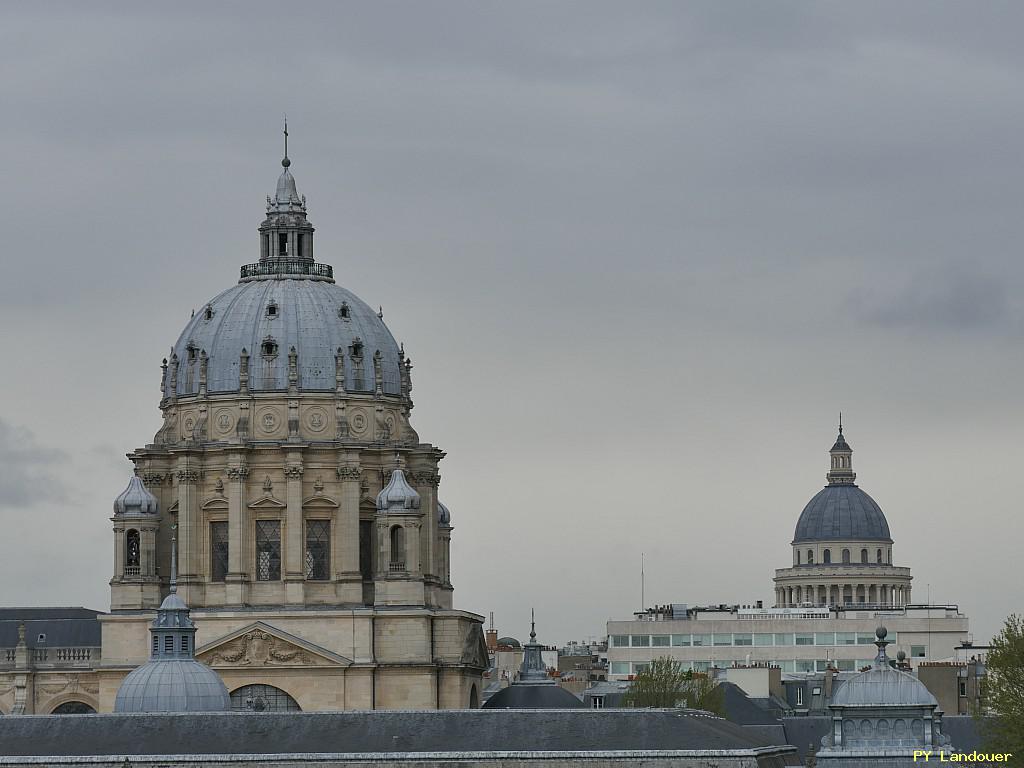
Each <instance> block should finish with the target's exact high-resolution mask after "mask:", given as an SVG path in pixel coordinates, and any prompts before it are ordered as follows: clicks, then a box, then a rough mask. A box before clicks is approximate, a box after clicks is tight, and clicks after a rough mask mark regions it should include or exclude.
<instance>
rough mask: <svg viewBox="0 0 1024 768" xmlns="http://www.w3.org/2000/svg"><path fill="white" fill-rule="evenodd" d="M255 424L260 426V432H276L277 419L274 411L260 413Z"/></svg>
mask: <svg viewBox="0 0 1024 768" xmlns="http://www.w3.org/2000/svg"><path fill="white" fill-rule="evenodd" d="M257 422H258V423H259V425H260V430H262V431H263V432H268V433H269V432H276V431H277V425H278V422H279V419H278V416H277V414H276V413H275V412H274V411H262V412H261V413H260V415H259V416H258V418H257Z"/></svg>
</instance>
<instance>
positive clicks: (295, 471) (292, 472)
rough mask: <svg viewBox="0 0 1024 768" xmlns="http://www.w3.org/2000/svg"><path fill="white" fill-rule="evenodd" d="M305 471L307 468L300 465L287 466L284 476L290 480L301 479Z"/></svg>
mask: <svg viewBox="0 0 1024 768" xmlns="http://www.w3.org/2000/svg"><path fill="white" fill-rule="evenodd" d="M303 472H305V470H304V469H303V468H302V467H299V466H292V467H285V468H284V476H285V477H286V478H287V479H288V480H299V479H301V478H302V473H303Z"/></svg>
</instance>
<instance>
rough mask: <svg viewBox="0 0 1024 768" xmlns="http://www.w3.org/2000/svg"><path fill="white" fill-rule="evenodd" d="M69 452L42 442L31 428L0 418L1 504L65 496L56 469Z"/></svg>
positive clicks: (25, 504) (25, 503)
mask: <svg viewBox="0 0 1024 768" xmlns="http://www.w3.org/2000/svg"><path fill="white" fill-rule="evenodd" d="M66 462H67V454H66V453H64V452H63V451H61V450H55V449H50V448H46V447H44V446H41V445H40V444H39V443H38V441H37V440H36V438H35V435H34V434H33V433H32V431H31V430H29V429H26V428H24V427H15V426H12V425H11V424H9V423H8V422H7V421H5V420H3V419H2V418H0V467H2V468H3V469H2V471H0V507H32V506H36V505H38V504H41V503H43V502H48V501H59V500H61V499H64V498H66V491H65V488H64V484H63V483H62V482H61V481H60V479H59V478H57V476H56V475H55V474H54V472H53V470H54V469H55V468H56V467H57V466H59V465H61V464H64V463H66Z"/></svg>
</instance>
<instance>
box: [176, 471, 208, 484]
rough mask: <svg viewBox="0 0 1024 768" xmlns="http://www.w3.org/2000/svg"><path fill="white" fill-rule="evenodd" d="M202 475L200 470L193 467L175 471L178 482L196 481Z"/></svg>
mask: <svg viewBox="0 0 1024 768" xmlns="http://www.w3.org/2000/svg"><path fill="white" fill-rule="evenodd" d="M202 476H203V473H202V472H198V471H196V470H194V469H179V470H178V473H177V477H178V482H179V483H197V482H199V480H200V478H202Z"/></svg>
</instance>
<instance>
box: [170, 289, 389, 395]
mask: <svg viewBox="0 0 1024 768" xmlns="http://www.w3.org/2000/svg"><path fill="white" fill-rule="evenodd" d="M292 347H295V350H296V352H297V353H298V374H299V388H300V389H303V390H307V391H308V390H322V391H334V389H335V377H334V374H335V361H334V358H335V355H336V354H337V351H338V348H339V347H340V348H342V349H343V350H344V357H345V363H344V365H345V388H346V389H347V390H349V391H352V392H357V391H359V392H372V391H373V389H374V364H373V356H374V354H375V353H376V352H377V351H378V350H379V351H380V353H381V369H382V374H383V379H384V382H383V391H384V394H386V395H399V394H401V373H400V371H401V361H400V357H401V353H400V350H399V346H398V343H397V342H396V341H395V339H394V337H393V336H392V335H391V332H390V331H389V330H388V328H387V326H386V325H384V321H383V320H382V319H381V318H380V317H379V316H378V314H377V312H375V311H374V310H373V309H371V308H370V307H369V306H368V305H367V304H366V303H365V302H363V301H362V300H361V299H360V298H359V297H358V296H356V295H355V294H354V293H352V292H351V291H348V290H346V289H344V288H342V287H341V286H339V285H335V284H334V283H333V282H328V281H326V280H321V279H316V278H315V276H300V275H296V276H294V277H288V278H286V279H252V280H243V281H242V282H240V283H239V284H238V285H235V286H233V287H231V288H228V289H227V290H226V291H224V292H223V293H221V294H219V295H218V296H215V297H214V298H212V299H211V300H210V301H209V302H207V303H206V304H204V305H203V306H202V308H201V309H200V310H199V311H197V312H196V314H195V316H194V317H193V318H192V319H191V320H190V321H189V322H188V325H186V326H185V330H183V331H182V332H181V336H179V337H178V341H177V343H175V345H174V349H173V354H172V356H176V358H177V367H176V380H175V381H174V382H173V384H174V393H175V394H177V395H178V396H179V397H183V396H188V395H195V394H197V393H198V392H199V364H200V359H199V358H200V352H203V351H205V352H206V355H207V358H208V361H207V366H208V368H207V391H208V392H210V393H211V394H212V393H216V392H237V391H238V389H239V368H240V358H241V355H242V349H243V348H244V349H245V350H246V352H247V353H248V354H249V360H250V362H249V387H250V389H252V390H253V391H283V390H286V389H287V388H288V351H289V350H290V349H291V348H292ZM354 348H361V357H362V361H363V362H362V371H361V372H357V371H356V368H355V365H354V364H353V360H352V354H353V349H354ZM190 367H191V368H192V370H191V371H190V370H189V369H190ZM174 372H175V368H174V367H173V366H172V367H171V370H170V372H168V374H167V376H168V384H170V383H171V382H170V381H169V379H170V377H171V375H172V373H174ZM165 391H167V392H168V394H170V390H169V389H165Z"/></svg>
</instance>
